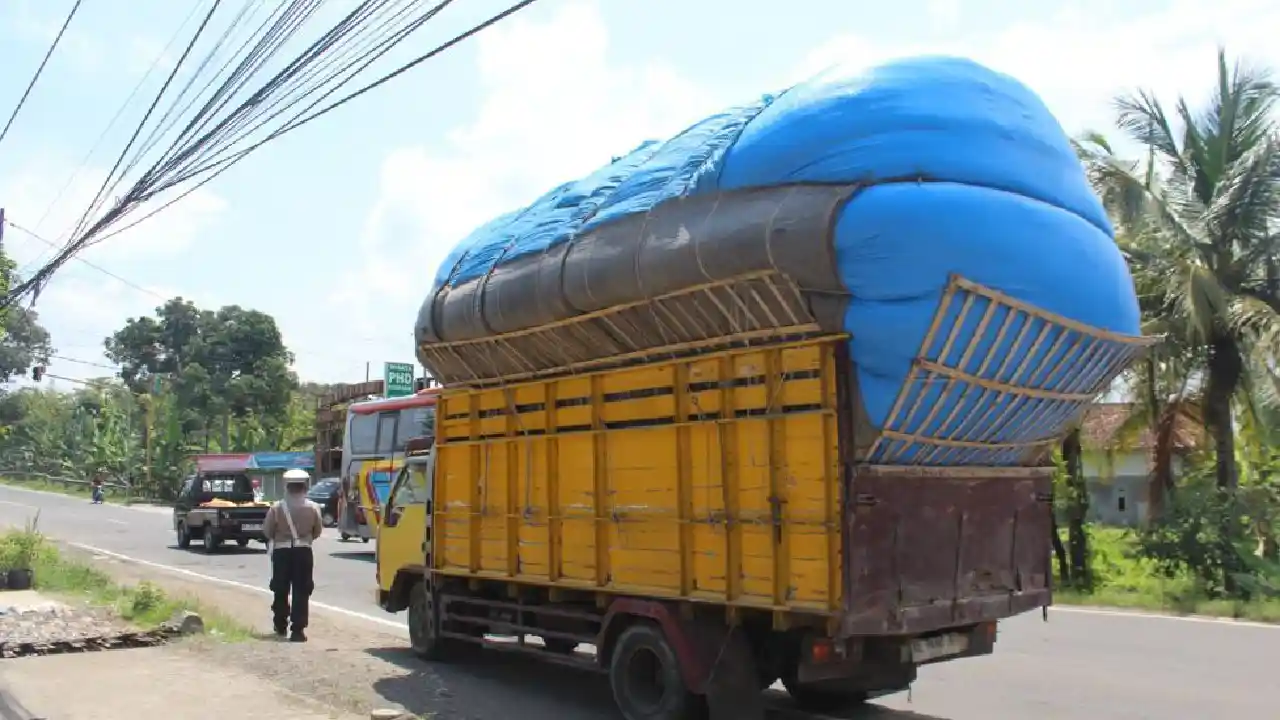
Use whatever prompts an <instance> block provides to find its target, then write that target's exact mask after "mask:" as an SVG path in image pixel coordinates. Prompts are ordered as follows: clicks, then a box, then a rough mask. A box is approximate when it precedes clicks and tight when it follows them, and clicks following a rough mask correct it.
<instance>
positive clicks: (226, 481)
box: [199, 474, 258, 502]
mask: <svg viewBox="0 0 1280 720" xmlns="http://www.w3.org/2000/svg"><path fill="white" fill-rule="evenodd" d="M257 494H258V493H257V488H255V487H254V486H253V480H251V479H249V476H248V475H238V474H237V475H205V476H204V477H201V478H200V500H199V501H200V502H208V501H210V500H213V499H215V498H216V499H219V500H230V501H233V502H249V501H252V500H256V499H257Z"/></svg>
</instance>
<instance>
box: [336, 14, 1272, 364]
mask: <svg viewBox="0 0 1280 720" xmlns="http://www.w3.org/2000/svg"><path fill="white" fill-rule="evenodd" d="M966 4H967V3H965V2H964V0H928V2H927V3H926V5H925V14H926V15H928V18H927V23H931V24H932V26H933V30H934V32H936V33H940V34H941V36H943V37H946V36H947V33H946V32H945V31H946V30H947V29H948V28H952V27H954V26H956V25H958V24H959V22H960V20H962V19H963V18H964V17H965V16H964V13H965V12H966ZM1046 8H1047V9H1046V10H1045V11H1043V12H1036V11H1033V10H1027V12H1036V14H1037V15H1041V16H1042V17H1043V19H1041V20H1039V21H1036V22H1031V21H1011V20H1003V19H1001V18H996V22H994V23H993V27H994V29H993V31H992V32H991V33H987V34H983V35H960V34H955V35H954V37H953V39H950V40H944V41H942V42H940V43H933V44H927V45H926V44H917V45H911V44H909V43H908V44H905V45H904V44H903V43H902V42H901V39H900V37H894V38H890V37H881V36H876V35H861V34H857V33H850V34H843V35H839V36H835V37H832V38H830V39H829V40H828V41H827V42H825V43H818V44H817V48H816V49H815V50H814V51H813V52H812V53H811V54H810V55H809V56H808V57H807V58H804V59H803V61H802V62H800V63H798V64H796V65H795V66H792V67H791V68H789V71H786V70H784V71H782V72H780V73H779V74H778V75H777V76H775V77H761V78H758V82H755V83H753V85H755V86H756V87H757V88H758V89H759V90H762V91H763V90H769V89H774V88H777V87H783V86H785V85H786V84H788V83H789V82H794V81H796V80H798V79H801V78H803V77H807V76H809V75H812V74H813V73H815V72H817V71H819V70H821V69H823V68H825V67H827V66H829V65H831V64H833V63H834V62H836V61H847V62H853V63H860V64H863V65H872V64H875V63H879V62H883V61H885V60H888V59H891V58H894V57H902V56H908V55H917V54H938V53H943V54H956V55H962V56H969V57H972V58H974V59H976V60H978V61H980V62H983V63H985V64H987V65H989V66H991V67H993V68H995V69H998V70H1002V71H1005V72H1008V73H1010V74H1012V75H1014V76H1015V77H1017V78H1019V79H1021V80H1022V81H1023V82H1025V83H1027V84H1028V85H1029V86H1031V87H1032V88H1033V89H1035V90H1036V91H1037V92H1038V93H1040V94H1041V95H1042V96H1043V97H1044V98H1045V100H1046V102H1047V103H1048V104H1049V106H1050V107H1051V108H1052V109H1053V110H1054V112H1055V113H1056V114H1057V115H1058V117H1059V119H1060V120H1061V121H1062V123H1063V125H1064V127H1065V128H1066V129H1067V130H1068V131H1069V132H1079V131H1081V130H1085V129H1103V130H1107V129H1109V123H1110V121H1111V107H1110V101H1111V99H1112V98H1113V97H1114V96H1115V95H1116V94H1117V93H1119V92H1122V91H1125V90H1129V89H1133V88H1136V87H1149V88H1152V89H1154V90H1156V91H1157V92H1158V93H1159V94H1161V95H1162V96H1171V95H1174V94H1176V93H1178V92H1184V93H1192V94H1193V97H1195V95H1194V94H1195V93H1199V92H1202V91H1204V90H1206V89H1207V88H1209V87H1211V85H1212V81H1213V78H1212V73H1213V71H1214V66H1213V61H1214V53H1215V50H1216V47H1217V45H1218V44H1219V43H1223V42H1225V43H1226V44H1227V47H1228V50H1229V51H1230V52H1231V53H1232V55H1233V56H1234V55H1241V54H1242V55H1245V56H1247V57H1250V58H1254V59H1257V60H1258V61H1260V62H1262V63H1268V64H1271V65H1274V66H1280V49H1278V48H1280V45H1276V44H1275V43H1274V41H1273V38H1272V35H1273V34H1274V28H1276V27H1280V5H1277V4H1275V3H1273V2H1268V1H1267V0H1214V1H1212V2H1211V1H1210V0H1173V1H1172V2H1170V3H1167V4H1164V5H1163V6H1161V7H1159V8H1157V9H1155V10H1152V11H1149V12H1145V13H1143V14H1137V13H1138V11H1136V10H1131V9H1129V6H1127V5H1125V4H1118V5H1115V6H1113V7H1102V8H1094V7H1089V8H1086V7H1084V3H1080V2H1073V3H1062V4H1056V5H1052V6H1046ZM614 30H615V31H617V30H618V29H617V28H614ZM477 44H478V51H479V53H478V58H479V59H478V69H479V89H480V90H481V91H482V93H483V96H484V99H483V100H482V102H481V103H480V106H479V108H478V110H477V112H476V114H475V116H474V118H472V120H471V121H470V122H469V123H467V124H465V125H463V126H461V127H458V128H456V129H454V130H453V131H452V132H451V133H449V134H448V135H447V136H446V137H445V138H444V140H443V142H440V143H437V144H432V145H429V146H412V147H404V148H400V149H398V150H396V151H395V152H392V153H390V154H389V155H388V156H387V158H386V160H385V162H384V164H383V167H382V173H381V177H380V178H379V182H380V191H381V197H380V199H379V200H378V201H377V203H376V204H375V206H374V208H373V209H372V211H371V212H370V213H369V215H368V217H367V219H366V222H365V227H364V231H363V234H362V237H361V240H360V243H361V251H362V253H363V255H364V260H363V262H362V266H361V267H360V268H359V269H358V271H357V277H356V278H355V279H353V281H352V282H349V283H344V286H345V287H350V288H360V292H359V293H356V292H342V291H339V292H338V293H337V294H335V295H334V296H333V297H332V298H331V303H332V308H333V312H334V314H335V316H336V315H339V314H341V315H344V316H345V317H346V319H345V320H342V321H340V322H336V324H338V325H339V326H342V327H353V328H370V329H372V328H380V329H382V330H383V331H384V332H383V333H382V334H387V333H390V334H391V335H393V336H394V337H395V338H398V337H399V336H400V335H401V334H405V335H407V333H408V330H409V327H410V326H411V323H412V320H413V318H414V317H415V315H416V312H417V308H418V305H419V304H420V302H421V301H422V299H423V297H424V295H425V292H426V291H427V289H428V286H429V284H430V283H431V279H432V278H433V277H434V274H435V271H436V268H437V267H438V266H439V264H440V262H441V261H442V260H443V258H444V256H445V255H446V254H447V253H448V251H449V250H450V249H451V248H452V247H453V246H454V244H455V243H457V242H458V241H459V240H460V239H461V238H463V237H464V236H465V235H466V234H467V233H469V232H470V231H471V230H473V229H474V228H475V227H477V226H479V225H480V224H482V223H484V222H485V221H487V220H489V219H491V218H492V217H494V216H496V215H498V214H500V213H502V212H504V211H507V210H511V209H513V208H516V207H520V206H521V205H523V204H526V203H528V202H529V201H531V200H532V199H534V198H535V197H536V196H538V195H539V194H540V193H542V192H545V191H546V190H548V189H550V188H551V187H553V186H554V185H556V184H557V183H559V182H563V181H564V180H567V179H571V178H575V177H580V176H582V175H583V174H585V173H587V172H589V171H591V170H593V169H595V168H596V167H598V166H600V165H601V164H603V163H604V162H607V161H608V160H609V159H610V158H611V157H612V156H614V155H617V154H620V153H622V152H624V151H626V150H628V149H630V148H631V147H632V146H633V145H634V144H636V143H638V142H639V141H641V140H643V139H646V138H651V137H656V138H663V137H667V136H670V135H671V134H673V133H675V132H677V131H679V130H680V129H681V128H683V127H684V126H686V125H687V124H689V123H690V122H692V121H695V120H697V119H700V118H701V117H704V116H705V115H706V114H708V113H710V112H714V111H717V110H719V109H721V108H722V107H724V106H725V105H727V104H728V103H731V102H734V101H737V100H741V99H742V98H741V97H738V96H734V97H717V96H716V94H715V93H714V92H713V91H712V89H710V88H708V87H705V86H699V85H698V84H696V83H695V82H694V81H692V80H691V79H689V78H687V77H683V76H682V75H681V74H680V73H679V72H677V70H675V69H673V68H671V67H669V66H668V65H666V64H664V63H662V62H659V61H654V60H648V61H646V62H645V63H643V64H639V65H620V64H619V63H618V62H616V61H615V60H614V59H613V58H612V57H611V55H610V38H609V29H608V28H606V27H605V25H604V22H603V19H602V17H601V14H600V10H599V3H598V2H596V1H593V0H582V1H579V2H574V3H572V4H565V5H562V6H560V7H559V8H557V11H556V12H555V14H553V15H551V16H549V17H548V18H546V19H543V20H538V21H533V20H528V19H516V20H513V21H511V22H510V23H509V24H505V25H499V26H497V27H495V28H494V29H492V30H490V31H488V32H486V33H484V34H483V35H481V36H480V37H479V38H478V40H477ZM716 72H721V73H723V72H724V71H723V70H720V69H717V70H716ZM1196 99H1198V98H1196ZM392 278H394V280H391V279H392ZM370 288H372V291H371V290H370ZM371 331H372V330H371ZM357 332H359V331H357ZM409 352H410V348H409V345H408V341H407V339H400V340H396V339H385V338H377V339H371V340H370V344H369V345H367V346H366V347H365V348H364V353H365V354H366V355H371V356H373V357H375V358H380V357H389V358H402V357H405V356H406V355H407V354H408V353H409ZM374 370H375V371H374V374H375V375H377V374H378V372H377V368H375V369H374ZM325 374H326V375H327V374H329V373H325ZM335 379H336V378H335Z"/></svg>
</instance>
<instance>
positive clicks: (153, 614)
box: [0, 529, 253, 642]
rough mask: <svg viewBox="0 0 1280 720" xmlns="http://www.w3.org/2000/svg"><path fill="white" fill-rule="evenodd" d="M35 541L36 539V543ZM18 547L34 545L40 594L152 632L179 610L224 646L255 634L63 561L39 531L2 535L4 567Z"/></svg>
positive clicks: (214, 613)
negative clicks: (96, 609)
mask: <svg viewBox="0 0 1280 720" xmlns="http://www.w3.org/2000/svg"><path fill="white" fill-rule="evenodd" d="M33 536H34V537H33ZM19 545H35V546H36V552H35V556H34V558H33V561H32V563H31V566H32V570H33V571H34V575H35V589H36V590H38V591H39V592H41V593H43V594H47V595H49V596H51V597H56V598H59V599H61V600H64V601H67V602H72V603H82V604H86V605H91V606H94V607H105V608H110V609H111V610H112V611H113V612H115V614H116V615H118V616H119V617H121V618H122V619H124V620H126V621H128V622H130V623H132V624H134V625H136V626H138V627H141V628H143V629H147V630H151V629H154V628H156V627H157V626H159V625H160V624H161V623H163V622H165V621H166V620H168V619H169V618H170V617H172V616H173V614H174V613H175V612H177V611H179V610H191V611H193V612H197V613H199V614H200V617H201V619H203V620H204V627H205V634H206V635H207V636H209V637H211V638H215V639H217V640H219V641H223V642H239V641H243V640H248V639H250V638H251V637H252V636H253V635H252V631H251V630H250V629H248V628H246V627H244V626H243V625H241V624H239V623H237V622H236V621H235V620H233V619H232V618H230V617H228V616H227V615H225V614H223V613H221V612H219V611H218V610H217V609H214V608H210V607H206V606H203V605H201V604H200V603H198V602H195V601H193V600H189V599H185V598H174V597H170V596H169V595H167V594H166V593H165V592H164V590H163V589H161V588H160V587H159V586H157V585H155V584H154V583H151V582H147V581H143V582H141V583H139V584H137V585H122V584H120V583H117V582H116V581H115V580H114V579H112V577H111V576H110V575H108V574H107V573H105V572H103V571H102V570H99V569H98V568H95V567H93V565H92V564H90V563H88V562H85V561H83V560H80V559H78V558H72V557H68V556H66V555H64V554H63V553H62V552H61V551H60V550H59V549H58V547H57V546H55V545H54V544H52V543H50V542H48V541H46V540H45V539H44V538H42V537H40V536H39V534H38V533H37V532H36V531H35V530H34V529H28V530H10V531H8V532H3V533H0V567H5V566H6V558H7V557H12V556H13V551H14V548H16V547H17V546H19Z"/></svg>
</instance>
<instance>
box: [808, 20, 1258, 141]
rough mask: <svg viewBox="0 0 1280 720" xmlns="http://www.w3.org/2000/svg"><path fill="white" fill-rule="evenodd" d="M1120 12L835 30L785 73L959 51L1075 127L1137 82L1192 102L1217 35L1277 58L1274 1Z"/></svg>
mask: <svg viewBox="0 0 1280 720" xmlns="http://www.w3.org/2000/svg"><path fill="white" fill-rule="evenodd" d="M933 1H934V2H943V0H933ZM957 5H959V3H957ZM957 9H958V10H959V11H961V12H962V11H963V8H962V7H958V8H957ZM1120 12H1125V10H1124V7H1123V4H1117V5H1116V6H1114V7H1112V8H1110V9H1107V10H1102V11H1099V10H1098V9H1095V8H1088V9H1086V8H1083V7H1081V5H1080V4H1078V3H1068V4H1062V5H1060V6H1059V7H1058V9H1056V10H1054V11H1053V12H1051V13H1050V14H1049V15H1048V17H1047V18H1046V19H1044V20H1043V21H1039V22H1027V21H1020V22H1015V23H1013V24H1011V25H1008V26H1006V27H1004V28H1003V29H999V30H997V31H996V32H995V33H994V35H991V36H975V35H968V36H966V37H963V38H957V39H955V40H952V41H950V42H948V43H944V44H941V45H929V46H923V45H921V46H905V47H904V46H901V45H896V44H895V45H893V46H887V45H881V44H880V43H879V42H877V41H876V39H875V38H868V37H865V36H861V35H856V34H846V35H841V36H838V37H835V38H832V39H831V40H830V41H828V42H826V43H823V44H822V45H821V46H820V47H818V48H817V49H815V50H814V51H813V53H812V54H811V55H810V56H809V57H808V58H806V59H805V61H804V62H803V63H802V64H801V65H800V66H799V67H798V68H797V70H796V72H795V73H794V74H793V76H792V79H793V80H795V79H799V78H802V77H807V76H809V75H812V74H813V73H814V72H816V71H818V70H821V69H822V68H825V67H827V66H829V65H832V64H834V63H836V62H846V63H850V64H854V65H858V64H865V65H871V64H874V63H877V62H882V61H884V60H886V59H890V58H894V57H904V56H910V55H919V54H926V53H928V54H952V55H961V56H967V57H970V58H973V59H974V60H977V61H978V62H981V63H984V64H986V65H988V66H989V67H991V68H993V69H996V70H1000V71H1002V72H1006V73H1008V74H1010V75H1012V76H1014V77H1016V78H1018V79H1019V80H1021V81H1022V82H1024V83H1026V84H1027V85H1028V86H1030V87H1031V88H1032V89H1034V90H1035V91H1037V92H1038V93H1039V94H1040V95H1041V96H1042V97H1043V98H1044V100H1045V102H1046V103H1047V104H1048V105H1049V107H1050V108H1051V109H1052V110H1053V111H1054V113H1055V114H1056V115H1057V116H1058V118H1059V120H1060V121H1061V122H1062V124H1063V126H1064V128H1066V129H1067V131H1068V132H1073V133H1075V132H1080V131H1082V130H1086V129H1094V130H1103V131H1106V130H1108V129H1110V127H1111V119H1112V111H1111V106H1110V101H1111V99H1113V98H1114V97H1115V96H1116V95H1117V94H1119V93H1122V92H1126V91H1130V90H1133V89H1135V88H1138V87H1142V88H1148V89H1151V90H1153V91H1155V92H1156V93H1157V94H1158V95H1159V96H1160V97H1162V98H1166V97H1167V98H1172V97H1174V96H1176V95H1177V94H1178V93H1184V94H1189V99H1190V100H1193V101H1198V100H1199V99H1200V97H1199V95H1198V93H1202V92H1206V91H1207V90H1208V89H1209V88H1211V87H1212V85H1213V82H1214V75H1213V73H1214V72H1215V67H1214V58H1215V53H1216V49H1217V47H1218V45H1220V44H1225V45H1226V47H1227V51H1228V53H1229V54H1230V55H1231V56H1233V57H1236V56H1244V57H1246V58H1248V59H1250V60H1253V61H1256V62H1259V63H1262V64H1265V65H1270V66H1272V67H1278V66H1280V45H1277V44H1276V42H1275V37H1274V31H1275V28H1277V27H1280V4H1276V3H1274V2H1268V0H1174V1H1173V2H1170V3H1168V4H1166V5H1164V6H1163V7H1161V8H1160V9H1158V10H1155V11H1152V12H1148V13H1144V14H1139V15H1133V14H1131V13H1129V14H1127V15H1126V16H1123V17H1117V16H1116V13H1120Z"/></svg>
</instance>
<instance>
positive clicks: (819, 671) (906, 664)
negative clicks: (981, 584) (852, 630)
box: [796, 622, 996, 690]
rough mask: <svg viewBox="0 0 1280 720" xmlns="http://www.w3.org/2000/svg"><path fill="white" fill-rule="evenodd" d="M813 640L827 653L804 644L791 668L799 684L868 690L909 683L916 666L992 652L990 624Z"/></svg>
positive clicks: (992, 627) (992, 628) (993, 628)
mask: <svg viewBox="0 0 1280 720" xmlns="http://www.w3.org/2000/svg"><path fill="white" fill-rule="evenodd" d="M819 642H821V643H823V644H826V645H827V646H828V647H829V648H831V651H828V652H822V653H818V652H814V649H813V648H814V645H816V644H818V643H813V644H811V645H809V646H808V647H806V648H805V652H804V655H803V656H802V661H801V662H800V663H799V665H798V666H797V668H796V674H797V676H798V677H797V679H798V680H800V681H801V682H803V683H806V684H828V683H829V684H832V685H841V686H844V685H847V684H849V683H850V682H854V683H855V684H859V685H863V686H865V688H866V689H868V690H870V689H879V690H892V689H895V688H899V687H905V686H906V685H909V684H910V682H911V681H912V680H914V679H915V671H916V668H918V667H921V666H924V665H933V664H936V663H942V662H950V661H952V660H963V659H964V658H971V657H979V656H982V655H990V654H991V653H992V652H994V650H995V642H996V624H995V623H994V622H985V623H979V624H977V625H969V626H964V627H958V628H955V627H953V628H945V629H943V630H941V631H938V632H933V633H926V634H923V635H908V636H895V637H866V638H845V639H843V640H823V641H819ZM948 646H949V647H948ZM917 653H920V654H919V655H917Z"/></svg>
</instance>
